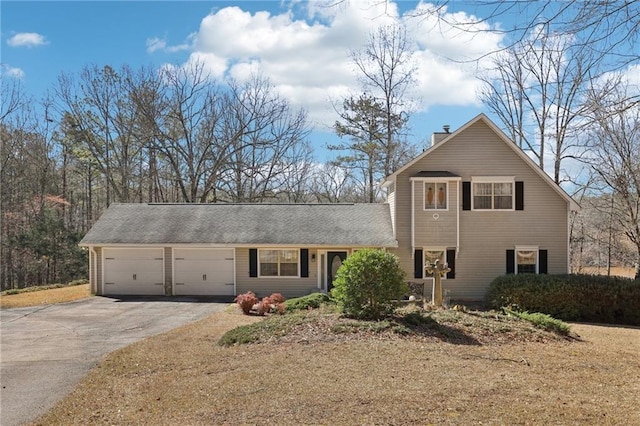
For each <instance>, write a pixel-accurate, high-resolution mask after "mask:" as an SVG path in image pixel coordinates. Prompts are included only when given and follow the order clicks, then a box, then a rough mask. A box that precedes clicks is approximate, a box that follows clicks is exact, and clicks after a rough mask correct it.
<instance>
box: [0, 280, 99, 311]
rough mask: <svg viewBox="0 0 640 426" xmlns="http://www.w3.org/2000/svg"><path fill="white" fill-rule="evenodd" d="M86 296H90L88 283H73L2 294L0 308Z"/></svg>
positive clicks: (60, 301)
mask: <svg viewBox="0 0 640 426" xmlns="http://www.w3.org/2000/svg"><path fill="white" fill-rule="evenodd" d="M87 297H91V292H90V291H89V284H82V285H73V286H69V287H60V288H53V289H48V290H38V291H28V292H24V293H18V294H9V295H7V294H3V295H2V296H1V297H0V308H25V307H27V306H40V305H52V304H54V303H63V302H71V301H72V300H78V299H85V298H87Z"/></svg>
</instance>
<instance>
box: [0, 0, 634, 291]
mask: <svg viewBox="0 0 640 426" xmlns="http://www.w3.org/2000/svg"><path fill="white" fill-rule="evenodd" d="M568 3H569V4H571V5H572V6H573V9H567V10H569V11H570V12H566V13H567V14H569V17H567V15H566V14H565V15H556V16H555V18H554V19H549V20H547V21H544V22H539V21H535V22H534V21H532V22H529V23H527V24H526V25H522V26H519V27H517V28H514V29H513V30H512V31H513V34H512V37H511V39H512V40H514V41H513V43H512V44H511V45H509V46H507V47H505V49H504V50H503V51H500V52H495V54H494V56H493V59H492V60H493V64H494V66H495V67H494V68H493V69H488V70H484V72H482V73H480V74H479V76H478V78H480V79H481V80H482V81H483V82H484V86H483V87H484V88H483V90H482V92H481V93H479V98H480V100H481V101H482V102H483V104H484V105H485V108H486V110H487V112H489V113H490V114H491V115H492V116H493V117H497V119H498V120H499V123H498V124H499V125H501V127H502V128H503V129H504V130H505V132H506V133H507V135H509V136H510V137H511V138H512V139H513V140H514V143H516V144H517V145H518V146H519V147H521V148H522V149H524V150H525V151H526V152H527V153H528V154H529V155H530V156H531V157H532V158H533V159H534V160H535V161H536V162H537V163H538V164H539V165H540V167H542V168H544V169H545V170H547V171H549V173H550V175H551V177H552V178H553V179H554V181H555V182H556V184H558V185H562V186H563V187H564V188H565V189H566V190H567V191H568V192H569V193H570V194H571V195H572V196H574V198H575V199H576V201H578V202H579V203H580V204H581V205H582V210H581V211H580V212H579V213H578V214H577V215H575V216H573V217H572V218H571V250H572V259H573V269H574V271H575V272H580V271H582V270H584V268H586V267H594V266H596V267H603V268H607V267H611V266H616V265H617V266H627V267H631V266H634V265H637V263H638V261H639V259H640V224H639V216H638V215H639V210H640V103H639V101H640V88H639V87H638V83H637V82H636V83H634V82H632V81H629V79H628V78H627V77H628V74H625V73H623V72H622V71H623V70H628V69H630V67H633V66H635V67H636V69H638V70H640V67H638V61H639V58H638V55H637V49H636V47H635V46H636V43H637V35H638V28H639V22H640V18H638V16H640V10H639V9H640V7H639V6H638V2H631V3H625V5H619V6H620V7H618V8H614V6H615V5H616V2H598V3H599V4H601V6H600V8H598V9H593V8H592V6H593V5H594V2H568ZM441 4H446V2H443V3H441ZM532 4H534V3H532ZM545 4H548V3H545V2H535V4H534V6H535V7H542V6H544V5H545ZM603 5H604V6H603ZM534 6H531V7H534ZM603 8H604V9H603ZM603 11H605V13H603ZM425 13H427V12H425ZM429 13H436V14H437V13H438V9H434V10H431V11H430V12H429ZM496 13H501V12H500V9H499V8H498V9H496ZM559 16H561V17H562V19H560V18H559ZM596 18H598V19H596ZM607 22H609V23H612V22H615V23H616V26H615V27H614V26H606V25H605V24H606V23H607ZM596 28H598V29H599V31H600V33H601V34H603V31H604V34H606V36H607V37H608V38H607V39H606V43H605V44H604V46H608V45H610V44H611V43H615V46H620V45H622V44H623V43H627V44H630V46H632V47H633V48H632V49H630V50H629V51H630V52H632V54H631V55H626V56H620V55H619V53H618V52H619V50H615V51H614V50H613V49H603V39H601V38H599V39H595V38H593V36H589V34H592V32H593V30H594V29H596ZM590 37H591V38H590ZM411 54H412V51H411V42H410V40H408V39H407V36H406V32H405V30H404V28H403V27H402V25H400V24H399V25H397V26H391V27H389V26H387V27H381V28H380V29H379V30H378V31H376V32H374V33H372V34H371V35H370V37H369V41H368V44H367V45H366V46H363V48H362V49H361V50H358V51H354V52H352V53H351V56H350V59H351V61H352V62H353V64H354V65H355V67H354V68H355V69H356V70H357V71H356V72H358V73H359V77H360V81H361V83H362V91H361V93H359V94H354V95H352V96H349V97H347V98H345V99H344V100H343V102H342V103H341V104H340V105H336V106H335V111H336V117H337V120H336V122H335V125H334V130H335V132H336V134H337V135H338V136H340V138H341V141H342V142H341V143H340V144H338V145H334V146H329V147H326V148H327V149H329V150H331V151H332V152H333V153H334V154H335V155H334V158H333V160H331V161H328V162H326V163H322V162H318V161H317V160H315V158H314V152H313V149H312V147H311V146H310V144H309V142H308V138H307V137H308V134H309V131H310V124H309V123H308V121H307V116H306V113H305V111H303V110H293V109H292V108H291V106H290V105H289V103H288V102H287V101H286V99H284V98H283V97H282V96H280V95H279V94H278V93H276V92H275V91H274V89H273V87H272V85H271V84H270V82H269V80H268V79H266V78H264V77H262V76H260V75H255V76H253V78H251V79H249V80H248V81H243V82H238V81H233V80H226V81H215V80H213V79H211V78H210V77H209V76H208V75H207V74H206V72H205V68H204V66H203V65H202V64H195V65H193V66H189V67H183V66H172V67H167V66H165V67H162V68H159V69H155V68H153V67H142V68H137V69H132V68H130V67H127V66H124V67H122V68H120V69H114V68H112V67H111V66H109V65H103V66H97V65H86V66H85V67H84V68H83V69H82V70H80V71H78V72H77V73H69V74H62V75H60V76H59V79H58V82H57V83H56V84H55V85H54V87H52V88H51V92H50V94H49V95H47V96H46V97H44V98H42V99H33V98H31V97H29V96H27V95H26V94H25V92H24V90H23V89H22V87H21V84H20V81H19V80H16V79H13V78H11V77H7V76H5V75H3V76H2V87H1V93H0V95H1V98H0V99H1V102H0V137H1V141H2V147H1V158H0V160H1V162H2V163H1V167H2V168H1V175H0V177H1V179H2V187H1V203H0V208H1V216H0V217H1V220H2V224H1V237H2V244H1V253H0V259H1V263H2V266H1V268H0V282H1V288H2V289H3V290H4V289H8V288H18V287H25V286H31V285H40V284H48V283H58V282H69V281H71V280H74V279H79V278H86V277H87V275H88V274H87V268H88V266H87V254H86V252H85V251H84V250H83V249H81V248H79V247H78V246H77V244H78V242H79V241H80V239H81V238H82V236H83V235H84V234H85V233H86V232H87V230H88V229H89V228H90V227H91V225H92V224H93V223H95V221H96V220H97V219H98V218H99V217H100V215H101V214H102V212H103V211H104V210H105V209H106V208H107V207H108V206H109V205H110V204H111V203H114V202H118V203H137V202H139V203H143V202H162V203H167V202H168V203H172V202H176V203H214V202H218V203H234V202H242V203H262V202H275V203H280V202H287V203H303V202H304V203H317V202H327V203H335V202H380V201H381V200H383V197H384V196H383V194H381V193H380V188H379V187H378V183H379V182H380V181H381V180H382V179H383V178H384V176H387V175H389V174H390V173H393V172H394V171H395V170H396V169H397V168H399V167H401V166H402V165H403V164H404V163H406V162H407V161H408V160H409V159H411V158H412V157H414V156H415V155H416V154H417V153H418V152H421V151H422V150H423V149H425V148H426V147H425V146H421V145H420V144H419V143H416V142H415V141H411V140H409V139H408V137H407V135H408V134H409V132H408V129H407V123H408V117H409V116H410V114H411V112H412V111H411V109H410V106H409V105H411V104H412V103H411V102H410V101H411V99H410V94H409V93H408V91H407V88H409V87H410V85H411V83H412V81H413V80H412V75H413V71H414V70H415V69H416V64H415V62H413V60H412V55H411Z"/></svg>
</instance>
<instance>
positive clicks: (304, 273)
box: [300, 249, 309, 278]
mask: <svg viewBox="0 0 640 426" xmlns="http://www.w3.org/2000/svg"><path fill="white" fill-rule="evenodd" d="M300 276H301V277H302V278H307V277H308V276H309V249H300Z"/></svg>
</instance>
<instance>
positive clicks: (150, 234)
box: [80, 204, 398, 247]
mask: <svg viewBox="0 0 640 426" xmlns="http://www.w3.org/2000/svg"><path fill="white" fill-rule="evenodd" d="M192 243H193V244H212V243H213V244H230V245H233V244H238V245H240V244H274V245H296V246H304V245H334V246H353V247H357V246H372V247H397V245H398V243H397V241H396V240H395V239H394V238H393V231H392V227H391V214H390V211H389V206H388V205H387V204H112V205H111V206H110V207H109V208H108V209H107V210H106V211H105V213H104V214H103V215H102V217H100V219H99V220H98V221H97V222H96V223H95V225H94V226H93V227H92V228H91V229H90V230H89V232H88V233H87V234H86V235H85V237H84V238H83V239H82V241H81V242H80V245H108V244H192Z"/></svg>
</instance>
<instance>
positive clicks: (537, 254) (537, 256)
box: [513, 246, 540, 275]
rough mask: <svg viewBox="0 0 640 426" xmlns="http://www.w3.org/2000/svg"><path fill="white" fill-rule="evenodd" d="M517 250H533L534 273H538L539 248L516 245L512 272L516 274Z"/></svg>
mask: <svg viewBox="0 0 640 426" xmlns="http://www.w3.org/2000/svg"><path fill="white" fill-rule="evenodd" d="M519 251H535V252H536V275H539V274H540V248H539V247H538V246H516V248H515V250H514V254H513V262H514V265H513V273H514V274H516V275H518V252H519Z"/></svg>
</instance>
